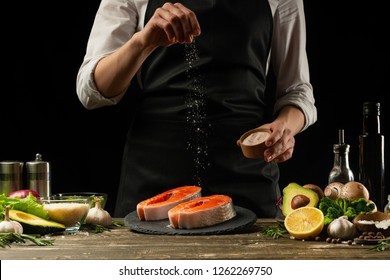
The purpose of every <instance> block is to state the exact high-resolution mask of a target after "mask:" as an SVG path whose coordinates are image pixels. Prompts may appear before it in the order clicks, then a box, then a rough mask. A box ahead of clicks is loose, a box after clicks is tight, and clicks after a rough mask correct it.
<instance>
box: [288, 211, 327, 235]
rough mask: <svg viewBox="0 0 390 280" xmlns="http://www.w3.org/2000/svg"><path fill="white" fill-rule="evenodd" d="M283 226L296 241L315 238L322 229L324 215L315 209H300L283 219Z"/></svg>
mask: <svg viewBox="0 0 390 280" xmlns="http://www.w3.org/2000/svg"><path fill="white" fill-rule="evenodd" d="M284 226H285V228H286V230H287V231H288V233H289V234H290V235H291V236H294V237H295V238H296V239H305V238H309V237H316V236H318V235H319V234H320V233H321V231H322V229H323V228H324V214H323V213H322V211H321V210H320V209H318V208H316V207H309V206H305V207H300V208H297V209H295V210H293V211H292V212H290V213H289V214H288V215H287V216H286V217H285V219H284Z"/></svg>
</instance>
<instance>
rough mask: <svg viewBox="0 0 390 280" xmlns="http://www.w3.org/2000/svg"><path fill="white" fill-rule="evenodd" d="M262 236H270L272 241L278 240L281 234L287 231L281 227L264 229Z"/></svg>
mask: <svg viewBox="0 0 390 280" xmlns="http://www.w3.org/2000/svg"><path fill="white" fill-rule="evenodd" d="M261 233H262V234H264V235H268V236H271V237H272V238H274V239H277V238H280V237H282V236H283V234H287V230H286V228H285V227H284V226H282V225H277V226H269V227H265V228H264V229H263V230H262V232H261Z"/></svg>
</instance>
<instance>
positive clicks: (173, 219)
mask: <svg viewBox="0 0 390 280" xmlns="http://www.w3.org/2000/svg"><path fill="white" fill-rule="evenodd" d="M235 216H236V210H235V208H234V205H233V200H232V198H231V197H229V196H226V195H220V194H216V195H211V196H203V197H199V198H196V199H193V200H191V201H187V202H183V203H181V204H179V205H177V206H175V207H173V208H172V209H171V210H169V211H168V218H169V223H170V226H171V227H172V228H179V229H193V228H202V227H208V226H213V225H216V224H219V223H222V222H225V221H228V220H230V219H232V218H233V217H235Z"/></svg>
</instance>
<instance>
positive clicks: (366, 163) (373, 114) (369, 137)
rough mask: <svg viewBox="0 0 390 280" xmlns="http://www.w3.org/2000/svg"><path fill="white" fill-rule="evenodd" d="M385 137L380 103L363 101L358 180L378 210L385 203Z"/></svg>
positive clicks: (381, 208) (382, 208)
mask: <svg viewBox="0 0 390 280" xmlns="http://www.w3.org/2000/svg"><path fill="white" fill-rule="evenodd" d="M384 149H385V137H384V135H382V134H381V130H380V103H375V102H365V103H363V133H362V134H361V135H360V136H359V180H360V182H361V183H362V184H363V185H364V186H366V188H367V189H368V191H369V193H370V199H371V200H372V201H374V202H375V204H376V206H377V208H378V210H380V211H383V210H384V207H385V205H386V198H387V195H388V194H387V193H386V188H385V159H384Z"/></svg>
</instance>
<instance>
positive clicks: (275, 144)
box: [260, 120, 295, 163]
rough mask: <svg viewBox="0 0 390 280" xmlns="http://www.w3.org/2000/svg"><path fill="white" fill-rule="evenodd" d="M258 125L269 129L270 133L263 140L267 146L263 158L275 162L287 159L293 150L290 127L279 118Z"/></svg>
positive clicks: (293, 140) (292, 136)
mask: <svg viewBox="0 0 390 280" xmlns="http://www.w3.org/2000/svg"><path fill="white" fill-rule="evenodd" d="M260 127H261V128H267V129H269V130H271V134H270V136H269V137H268V138H267V140H266V142H265V145H266V147H267V148H266V149H265V151H264V160H265V161H266V162H271V161H274V162H276V163H280V162H284V161H287V160H289V159H290V158H291V157H292V154H293V151H294V146H295V138H294V134H293V132H292V131H291V129H289V128H288V127H287V126H286V123H285V122H283V121H281V120H275V121H274V122H272V123H269V124H264V125H262V126H260Z"/></svg>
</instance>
